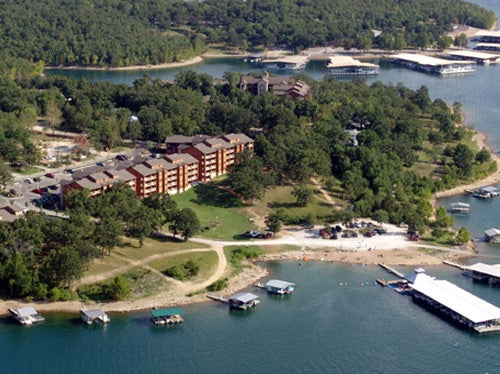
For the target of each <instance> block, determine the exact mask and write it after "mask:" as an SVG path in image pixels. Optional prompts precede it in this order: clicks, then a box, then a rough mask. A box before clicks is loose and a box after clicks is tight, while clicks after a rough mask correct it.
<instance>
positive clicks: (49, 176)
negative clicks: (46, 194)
mask: <svg viewBox="0 0 500 374" xmlns="http://www.w3.org/2000/svg"><path fill="white" fill-rule="evenodd" d="M45 176H46V177H47V178H55V177H56V176H55V175H54V174H52V173H47V174H45Z"/></svg>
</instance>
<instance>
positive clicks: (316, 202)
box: [258, 185, 334, 217]
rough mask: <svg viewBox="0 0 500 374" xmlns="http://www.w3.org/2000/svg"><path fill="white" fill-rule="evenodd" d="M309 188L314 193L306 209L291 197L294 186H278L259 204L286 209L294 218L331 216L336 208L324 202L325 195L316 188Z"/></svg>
mask: <svg viewBox="0 0 500 374" xmlns="http://www.w3.org/2000/svg"><path fill="white" fill-rule="evenodd" d="M308 187H309V188H312V189H314V193H313V195H312V197H311V200H310V202H309V203H308V204H307V206H305V207H299V206H297V205H296V203H295V202H296V199H295V197H294V196H292V195H291V192H292V190H293V186H278V187H274V188H271V189H270V190H269V191H268V192H267V193H266V195H265V196H264V198H263V199H262V201H261V202H258V204H259V205H263V206H267V207H268V208H270V209H273V210H276V209H279V208H285V209H286V211H287V213H288V214H289V215H290V216H292V217H304V216H306V215H307V214H309V213H310V214H313V215H314V216H316V217H323V216H327V215H329V214H331V213H332V211H333V209H334V208H333V207H332V206H331V205H330V204H329V203H328V202H327V201H325V200H324V196H323V194H322V193H321V192H320V191H318V190H317V189H315V188H314V186H311V185H309V186H308Z"/></svg>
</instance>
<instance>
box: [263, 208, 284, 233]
mask: <svg viewBox="0 0 500 374" xmlns="http://www.w3.org/2000/svg"><path fill="white" fill-rule="evenodd" d="M266 225H267V226H268V227H269V231H271V232H272V233H273V235H275V234H276V233H277V232H280V231H281V226H282V223H281V216H280V214H278V213H272V214H270V215H268V216H267V218H266Z"/></svg>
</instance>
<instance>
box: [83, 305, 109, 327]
mask: <svg viewBox="0 0 500 374" xmlns="http://www.w3.org/2000/svg"><path fill="white" fill-rule="evenodd" d="M80 318H81V319H82V321H83V322H85V323H86V324H87V325H91V324H93V323H94V322H97V323H103V324H104V323H108V322H109V321H110V318H109V316H108V315H107V314H106V313H105V312H103V311H102V310H100V309H94V310H81V311H80Z"/></svg>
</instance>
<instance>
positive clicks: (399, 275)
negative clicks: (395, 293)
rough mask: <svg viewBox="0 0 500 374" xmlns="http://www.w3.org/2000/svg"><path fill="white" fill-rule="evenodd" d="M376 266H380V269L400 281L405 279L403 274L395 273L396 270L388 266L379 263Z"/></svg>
mask: <svg viewBox="0 0 500 374" xmlns="http://www.w3.org/2000/svg"><path fill="white" fill-rule="evenodd" d="M378 266H380V267H381V268H383V269H385V270H387V271H388V272H389V273H391V274H394V275H395V276H397V277H399V278H401V279H403V278H404V277H405V276H404V274H403V273H401V272H399V271H397V270H396V269H393V268H391V267H390V266H389V265H386V264H383V263H379V264H378Z"/></svg>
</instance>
